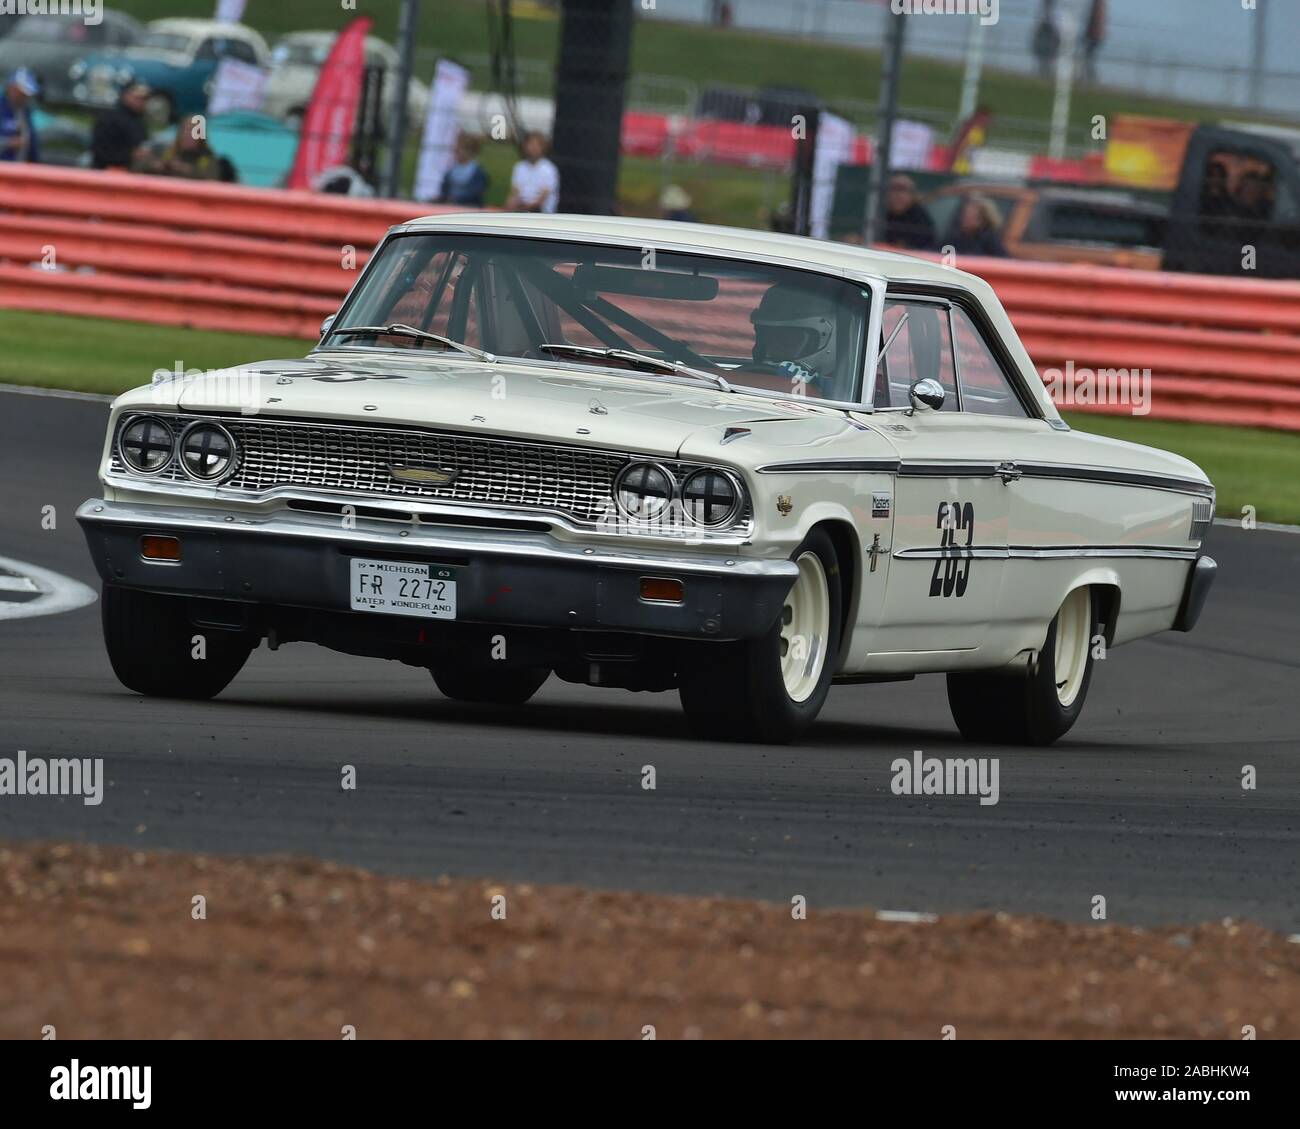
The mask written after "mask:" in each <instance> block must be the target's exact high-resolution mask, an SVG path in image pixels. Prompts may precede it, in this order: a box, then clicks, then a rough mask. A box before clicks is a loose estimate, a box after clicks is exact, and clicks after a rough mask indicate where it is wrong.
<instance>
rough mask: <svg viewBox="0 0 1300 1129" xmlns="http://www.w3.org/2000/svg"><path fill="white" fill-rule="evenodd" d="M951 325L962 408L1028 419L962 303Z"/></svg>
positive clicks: (989, 414)
mask: <svg viewBox="0 0 1300 1129" xmlns="http://www.w3.org/2000/svg"><path fill="white" fill-rule="evenodd" d="M952 324H953V333H954V336H955V344H956V347H957V371H958V373H959V374H960V376H961V406H962V411H966V412H973V413H974V414H976V415H985V416H1009V417H1011V418H1013V419H1025V418H1026V417H1027V416H1028V414H1029V413H1028V412H1026V411H1025V407H1024V405H1023V404H1022V403H1021V402H1020V399H1019V397H1018V396H1017V395H1016V392H1015V388H1014V387H1013V385H1012V383H1011V380H1010V378H1009V377H1008V376H1007V374H1006V373H1005V372H1004V371H1003V370H1002V366H1001V365H1000V364H998V360H997V358H996V357H995V356H994V355H993V351H992V350H991V349H990V348H989V347H988V343H987V342H986V341H985V340H984V336H983V334H981V333H980V331H979V329H977V328H976V326H975V323H974V322H973V321H972V320H971V318H970V315H969V314H967V313H966V311H965V310H963V309H962V308H961V307H960V306H954V307H953V309H952ZM945 406H946V405H945Z"/></svg>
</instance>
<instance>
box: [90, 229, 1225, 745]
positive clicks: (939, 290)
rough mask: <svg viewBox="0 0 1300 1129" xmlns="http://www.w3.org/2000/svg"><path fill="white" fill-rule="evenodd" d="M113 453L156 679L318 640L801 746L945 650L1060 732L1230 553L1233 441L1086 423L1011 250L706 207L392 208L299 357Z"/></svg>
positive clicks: (127, 676)
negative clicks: (1154, 435)
mask: <svg viewBox="0 0 1300 1129" xmlns="http://www.w3.org/2000/svg"><path fill="white" fill-rule="evenodd" d="M101 476H102V480H103V497H102V498H97V499H92V500H91V501H89V502H87V503H85V505H83V506H82V507H81V509H80V511H79V513H78V516H79V518H80V520H81V522H82V524H83V526H84V529H85V533H86V536H87V539H88V541H89V545H90V551H91V554H92V556H93V557H94V561H95V564H96V567H97V568H98V570H99V573H100V575H101V577H102V579H103V584H104V599H103V619H104V636H105V640H106V643H107V647H108V653H109V656H110V658H111V660H112V664H113V668H114V670H115V671H116V673H117V675H118V677H119V678H120V680H121V681H122V682H123V683H124V684H125V685H126V686H127V687H129V688H131V689H132V690H135V691H137V692H139V693H142V694H156V695H173V696H183V697H200V698H206V697H211V696H213V695H215V694H217V693H219V692H220V691H221V690H222V689H223V688H224V687H225V686H226V685H227V684H228V683H229V682H230V680H231V679H232V678H234V677H235V675H236V674H237V673H238V672H239V670H240V668H241V667H242V666H243V664H244V662H245V660H246V659H247V657H248V655H249V653H250V650H251V649H252V648H253V647H256V646H258V645H259V644H260V643H261V642H262V641H266V642H267V643H268V645H269V646H270V647H271V648H272V649H275V648H278V647H280V646H282V645H284V644H287V643H290V642H298V641H307V642H312V643H317V644H321V645H324V646H326V647H331V648H335V649H337V650H340V651H344V652H349V653H352V654H359V655H367V656H374V657H378V658H385V659H395V660H399V661H401V662H404V663H408V664H410V665H412V666H415V667H422V668H425V669H428V670H429V671H431V672H432V676H433V680H434V682H436V684H437V686H438V688H439V689H440V690H441V691H442V692H443V693H444V694H446V695H448V696H449V697H452V698H455V699H460V700H465V701H472V702H486V703H497V704H499V705H500V704H507V705H512V706H515V705H519V704H521V703H523V702H525V701H526V700H527V699H529V698H530V697H531V696H532V695H533V694H534V693H536V691H537V690H538V689H539V688H540V687H541V686H542V684H543V683H544V682H545V681H546V680H547V679H548V678H550V677H551V676H553V675H554V676H556V677H558V678H560V679H563V680H564V681H567V682H574V683H579V684H587V685H593V686H611V687H622V688H624V689H629V690H642V691H668V690H676V691H677V693H678V694H679V695H680V698H681V702H682V706H683V707H684V709H685V712H686V717H687V719H688V721H689V723H690V725H691V727H692V729H693V730H695V731H696V732H698V733H701V734H704V735H707V736H710V737H715V738H721V739H742V740H758V741H789V740H791V739H793V738H795V737H796V736H797V735H799V734H800V733H801V732H802V731H803V730H804V729H805V728H806V727H807V726H808V725H809V724H810V723H811V722H812V721H813V720H814V718H816V716H817V714H818V712H819V711H820V710H821V708H822V705H823V703H824V702H825V700H826V696H827V694H828V693H829V691H830V689H831V687H832V686H833V685H837V684H853V683H868V682H890V681H896V680H900V679H906V678H910V677H912V676H914V675H917V674H924V673H944V674H946V676H947V686H948V700H949V703H950V706H951V709H952V713H953V717H954V719H955V721H956V724H957V726H958V728H959V729H960V730H961V732H962V733H963V734H964V735H965V736H966V737H968V738H970V739H972V740H980V741H991V742H999V743H1021V744H1046V743H1049V742H1051V741H1053V740H1055V739H1056V738H1058V737H1060V736H1061V735H1062V734H1064V733H1065V732H1066V731H1067V730H1068V729H1069V728H1070V726H1071V725H1072V724H1073V723H1074V721H1075V719H1076V718H1077V717H1078V715H1079V712H1080V710H1081V709H1082V707H1083V703H1084V699H1085V697H1086V696H1087V693H1088V684H1089V679H1090V676H1091V673H1092V670H1093V666H1094V663H1095V661H1096V660H1097V658H1098V657H1099V656H1101V655H1102V654H1104V653H1105V652H1106V648H1111V647H1115V646H1117V645H1119V644H1123V643H1127V642H1129V641H1130V640H1133V639H1138V638H1141V637H1142V636H1146V635H1151V634H1154V633H1155V632H1160V631H1167V630H1170V629H1174V630H1181V631H1186V630H1190V629H1191V627H1192V626H1193V625H1194V623H1195V622H1196V619H1197V616H1198V614H1199V612H1200V610H1201V607H1202V606H1203V604H1204V602H1205V599H1206V595H1207V593H1208V590H1209V588H1210V584H1211V582H1212V580H1213V577H1214V570H1215V565H1214V562H1213V560H1211V559H1210V558H1209V557H1206V556H1204V555H1202V553H1201V542H1202V539H1203V538H1204V536H1205V534H1206V531H1207V528H1208V527H1209V525H1210V522H1211V520H1212V517H1213V513H1214V489H1213V487H1212V486H1211V484H1210V483H1209V481H1207V479H1206V476H1205V475H1204V474H1203V473H1202V472H1201V471H1200V470H1199V469H1198V468H1197V467H1196V466H1194V465H1193V464H1192V463H1190V462H1188V461H1187V460H1186V459H1182V458H1179V457H1177V456H1174V455H1171V454H1166V453H1164V452H1161V451H1157V450H1152V449H1150V448H1147V447H1141V446H1136V445H1133V444H1129V443H1121V442H1117V441H1113V440H1109V439H1102V438H1097V437H1094V436H1091V435H1085V434H1080V433H1078V432H1076V431H1073V430H1071V429H1070V427H1069V426H1068V425H1067V424H1066V423H1065V422H1064V421H1062V419H1061V418H1060V416H1059V414H1058V413H1057V411H1056V408H1055V407H1054V405H1053V403H1052V401H1051V399H1050V397H1049V396H1048V394H1047V392H1046V390H1045V388H1044V386H1043V383H1042V381H1041V380H1040V379H1039V377H1038V375H1037V373H1036V372H1035V370H1034V367H1033V365H1032V363H1031V362H1030V359H1029V357H1028V355H1027V354H1026V352H1025V350H1024V348H1023V347H1022V345H1021V344H1020V341H1019V340H1018V338H1017V336H1016V333H1015V331H1014V329H1013V328H1012V326H1011V323H1010V321H1009V320H1008V318H1007V315H1006V313H1005V312H1004V311H1003V309H1002V306H1001V304H1000V303H999V302H998V299H997V298H996V296H995V295H994V293H993V291H992V290H991V288H990V287H989V286H988V285H987V284H986V283H984V282H983V281H981V280H980V279H979V278H976V277H973V276H971V275H968V274H963V273H961V272H959V271H956V270H952V269H949V268H947V267H942V266H938V265H936V264H933V263H930V262H926V261H922V260H919V259H913V258H910V257H906V256H902V255H894V254H887V253H877V252H872V251H867V250H863V249H861V248H857V247H850V246H845V245H839V244H834V243H824V242H814V241H811V240H806V239H798V238H794V237H790V236H783V235H775V234H769V233H763V232H755V231H738V230H732V229H728V228H719V227H708V226H703V225H693V224H674V223H663V222H649V221H641V220H631V219H613V218H596V217H577V216H565V215H557V216H527V217H524V216H513V215H506V214H474V215H447V216H440V217H436V218H430V219H422V220H415V221H413V222H410V223H407V224H403V225H400V226H398V227H396V228H394V229H393V230H392V231H390V232H389V234H388V235H387V236H386V237H385V239H384V240H383V242H382V243H381V244H380V246H379V247H378V248H377V249H376V252H375V254H374V255H373V256H372V258H371V259H370V261H369V263H368V264H367V266H366V267H365V269H364V271H363V272H362V274H361V276H360V278H359V279H358V280H357V283H356V285H355V286H354V287H353V289H352V292H351V293H350V295H349V296H348V298H347V299H346V300H345V301H344V303H343V305H342V307H341V308H340V309H339V311H338V313H337V315H336V316H335V317H333V318H331V319H329V320H328V321H327V322H326V324H325V325H324V326H323V327H322V337H321V340H320V343H319V344H318V345H317V346H316V347H315V348H314V349H313V350H312V351H311V352H310V354H309V355H308V356H307V357H305V358H302V359H290V360H279V361H267V362H265V363H260V364H255V365H250V366H244V367H242V368H239V369H233V370H223V371H221V372H216V373H208V374H204V375H198V376H191V377H185V378H179V379H174V380H169V381H165V382H161V383H158V384H155V385H154V386H152V387H145V388H141V389H138V390H136V391H133V392H128V393H127V394H125V395H124V396H122V397H120V398H119V399H118V400H117V401H116V403H115V404H114V405H113V409H112V415H111V419H110V422H109V426H108V434H107V440H106V444H105V448H104V454H103V463H102V467H101Z"/></svg>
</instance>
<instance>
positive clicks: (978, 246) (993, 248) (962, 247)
mask: <svg viewBox="0 0 1300 1129" xmlns="http://www.w3.org/2000/svg"><path fill="white" fill-rule="evenodd" d="M1001 226H1002V217H1001V216H1000V215H999V214H998V209H997V205H996V204H994V203H993V201H992V200H990V199H989V198H988V197H987V196H975V195H971V196H964V197H962V202H961V207H960V208H958V209H957V219H956V221H955V222H954V223H953V226H952V229H951V230H950V231H949V232H948V237H947V238H946V239H945V240H944V245H945V246H947V247H951V248H952V249H953V250H954V251H955V252H956V253H957V254H958V255H991V256H994V257H996V258H1000V259H1001V258H1005V257H1006V254H1007V249H1006V247H1004V246H1003V244H1002V236H1001V234H1000V233H999V230H998V229H999V228H1000V227H1001Z"/></svg>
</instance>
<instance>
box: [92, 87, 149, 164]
mask: <svg viewBox="0 0 1300 1129" xmlns="http://www.w3.org/2000/svg"><path fill="white" fill-rule="evenodd" d="M148 97H149V88H148V87H147V86H146V85H145V84H144V83H143V82H133V83H131V84H130V85H129V86H127V87H126V88H125V89H124V90H123V91H122V94H121V97H119V98H118V100H117V105H116V106H115V107H114V108H113V109H111V110H109V111H108V112H107V113H105V114H102V115H101V116H100V118H99V120H98V121H97V122H96V123H95V129H94V132H93V133H92V134H91V135H90V163H91V164H92V165H93V166H94V167H95V168H97V169H129V168H131V167H132V166H134V165H135V164H136V163H141V164H146V165H147V164H148V162H149V149H148V146H147V145H146V144H145V142H146V141H147V140H148V137H149V126H148V124H147V123H146V121H145V117H144V107H145V101H146V100H147V99H148Z"/></svg>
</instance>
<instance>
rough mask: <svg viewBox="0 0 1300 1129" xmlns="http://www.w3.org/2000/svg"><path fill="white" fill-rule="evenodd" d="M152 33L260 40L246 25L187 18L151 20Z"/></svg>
mask: <svg viewBox="0 0 1300 1129" xmlns="http://www.w3.org/2000/svg"><path fill="white" fill-rule="evenodd" d="M148 28H149V30H150V31H170V32H174V33H175V34H177V35H228V36H233V37H234V38H236V39H260V38H261V36H260V35H258V33H257V32H255V31H254V30H253V29H252V28H251V27H248V26H247V25H246V24H232V23H223V22H220V21H218V20H200V19H193V18H190V17H185V16H168V17H167V18H165V19H161V20H150V21H149V24H148Z"/></svg>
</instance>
